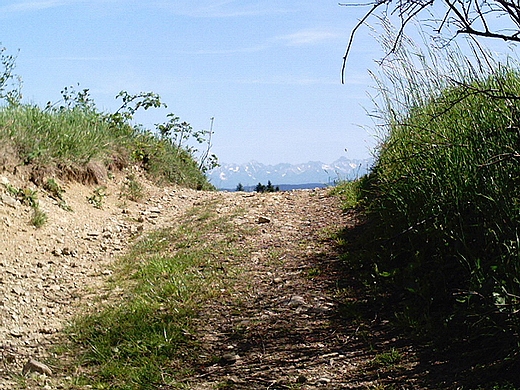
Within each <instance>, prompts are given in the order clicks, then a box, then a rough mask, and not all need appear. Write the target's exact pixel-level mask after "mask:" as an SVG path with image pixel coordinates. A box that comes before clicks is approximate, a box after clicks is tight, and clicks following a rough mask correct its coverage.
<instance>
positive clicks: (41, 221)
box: [31, 206, 48, 229]
mask: <svg viewBox="0 0 520 390" xmlns="http://www.w3.org/2000/svg"><path fill="white" fill-rule="evenodd" d="M47 220H48V216H47V213H46V212H45V211H43V210H42V209H40V207H39V206H36V207H33V216H32V218H31V225H33V226H34V227H35V228H37V229H39V228H41V227H42V226H43V225H45V223H46V222H47Z"/></svg>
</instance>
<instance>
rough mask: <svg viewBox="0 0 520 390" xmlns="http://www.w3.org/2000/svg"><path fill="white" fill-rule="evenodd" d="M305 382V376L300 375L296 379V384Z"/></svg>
mask: <svg viewBox="0 0 520 390" xmlns="http://www.w3.org/2000/svg"><path fill="white" fill-rule="evenodd" d="M305 382H307V377H306V376H305V375H300V376H298V378H296V383H305Z"/></svg>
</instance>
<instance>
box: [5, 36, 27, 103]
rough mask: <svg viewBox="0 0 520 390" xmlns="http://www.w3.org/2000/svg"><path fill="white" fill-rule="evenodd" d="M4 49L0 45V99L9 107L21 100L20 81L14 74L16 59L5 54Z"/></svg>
mask: <svg viewBox="0 0 520 390" xmlns="http://www.w3.org/2000/svg"><path fill="white" fill-rule="evenodd" d="M5 51H6V48H5V47H1V43H0V64H1V66H2V70H0V99H4V100H6V101H7V103H8V104H9V105H17V104H19V102H20V100H21V99H22V92H21V85H22V80H21V78H20V77H19V76H17V75H15V74H14V68H15V66H16V57H15V56H13V55H6V54H5Z"/></svg>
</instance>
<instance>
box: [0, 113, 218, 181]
mask: <svg viewBox="0 0 520 390" xmlns="http://www.w3.org/2000/svg"><path fill="white" fill-rule="evenodd" d="M110 118H111V117H110V116H109V115H107V114H104V113H101V112H98V111H97V110H95V108H93V107H72V108H68V109H65V108H63V107H60V108H59V109H52V108H46V109H41V108H40V107H38V106H35V105H29V104H19V105H8V106H2V107H0V144H1V145H2V148H3V150H9V151H10V152H11V153H10V154H11V156H10V158H11V159H12V160H13V161H8V162H7V163H10V164H11V165H13V166H16V165H22V166H24V165H25V166H37V167H45V169H47V170H48V171H50V172H52V171H53V173H54V174H55V175H56V176H59V175H60V173H62V174H63V173H64V172H65V173H69V176H71V177H74V172H76V171H81V170H83V169H85V166H86V165H87V164H89V163H91V162H95V163H98V164H101V165H104V166H105V167H106V168H107V169H109V170H110V169H121V168H122V167H124V166H128V165H130V164H140V165H141V166H142V167H143V168H144V169H145V170H146V171H147V172H148V173H149V174H150V176H151V177H154V178H156V179H157V180H160V181H165V182H170V183H176V184H180V185H183V186H186V187H191V188H198V189H211V188H212V186H211V185H210V184H209V183H208V181H207V179H206V178H205V176H204V175H203V173H202V172H201V171H200V169H199V168H198V165H197V162H196V161H195V160H194V158H193V156H192V155H191V154H190V153H189V152H188V151H187V150H185V149H183V148H178V147H177V146H175V145H174V144H173V142H172V141H171V140H169V139H166V138H161V137H160V136H158V135H156V134H154V133H152V132H151V131H148V130H146V129H142V128H141V127H139V126H132V125H130V124H129V123H128V122H124V121H120V122H114V121H111V120H110ZM76 176H80V175H76ZM45 179H46V178H45ZM65 179H69V177H65Z"/></svg>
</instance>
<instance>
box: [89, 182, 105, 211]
mask: <svg viewBox="0 0 520 390" xmlns="http://www.w3.org/2000/svg"><path fill="white" fill-rule="evenodd" d="M106 190H107V188H106V187H105V186H101V187H97V188H96V189H94V191H93V194H92V195H90V196H87V200H88V202H89V203H90V204H91V205H93V206H94V207H95V208H97V209H101V208H103V202H104V200H105V198H106V197H107V193H106Z"/></svg>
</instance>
